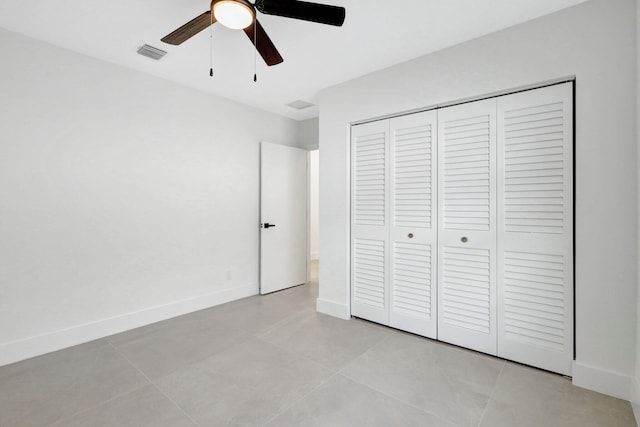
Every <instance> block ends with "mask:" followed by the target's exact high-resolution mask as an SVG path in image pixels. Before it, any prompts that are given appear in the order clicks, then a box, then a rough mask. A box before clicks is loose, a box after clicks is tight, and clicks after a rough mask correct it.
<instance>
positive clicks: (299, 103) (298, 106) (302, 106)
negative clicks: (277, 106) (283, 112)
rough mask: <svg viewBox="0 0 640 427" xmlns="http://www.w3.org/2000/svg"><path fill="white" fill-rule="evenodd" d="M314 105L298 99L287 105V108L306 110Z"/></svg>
mask: <svg viewBox="0 0 640 427" xmlns="http://www.w3.org/2000/svg"><path fill="white" fill-rule="evenodd" d="M313 106H314V104H312V103H310V102H307V101H303V100H301V99H298V100H297V101H293V102H290V103H288V104H287V107H291V108H295V109H296V110H304V109H305V108H309V107H313Z"/></svg>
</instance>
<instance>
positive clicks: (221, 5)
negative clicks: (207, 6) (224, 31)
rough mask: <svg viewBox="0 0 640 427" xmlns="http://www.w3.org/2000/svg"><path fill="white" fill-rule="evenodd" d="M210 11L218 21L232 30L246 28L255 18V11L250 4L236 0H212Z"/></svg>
mask: <svg viewBox="0 0 640 427" xmlns="http://www.w3.org/2000/svg"><path fill="white" fill-rule="evenodd" d="M212 11H213V16H215V18H216V20H217V21H218V22H219V23H221V24H222V25H224V26H225V27H227V28H231V29H233V30H240V29H243V28H247V27H248V26H249V25H251V23H253V20H254V19H255V11H254V10H253V8H252V7H251V4H250V3H245V2H242V1H238V0H220V1H217V2H214V3H213V5H212Z"/></svg>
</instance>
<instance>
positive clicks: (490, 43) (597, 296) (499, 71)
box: [317, 0, 638, 398]
mask: <svg viewBox="0 0 640 427" xmlns="http://www.w3.org/2000/svg"><path fill="white" fill-rule="evenodd" d="M635 16H636V10H635V1H634V0H593V1H590V2H586V3H583V4H581V5H578V6H576V7H573V8H570V9H566V10H563V11H560V12H558V13H555V14H552V15H548V16H546V17H542V18H539V19H537V20H534V21H531V22H528V23H524V24H521V25H518V26H516V27H512V28H510V29H506V30H504V31H500V32H497V33H494V34H490V35H488V36H485V37H482V38H480V39H476V40H473V41H470V42H467V43H463V44H460V45H458V46H455V47H452V48H450V49H446V50H443V51H440V52H437V53H434V54H432V55H428V56H424V57H421V58H418V59H415V60H413V61H410V62H407V63H404V64H401V65H398V66H394V67H391V68H389V69H386V70H382V71H380V72H376V73H374V74H371V75H368V76H365V77H362V78H358V79H356V80H353V81H350V82H347V83H344V84H341V85H338V86H335V87H333V88H329V89H327V90H325V91H323V92H322V93H321V94H320V149H321V151H322V163H321V165H320V203H321V205H320V228H321V230H322V233H321V235H320V252H321V253H322V263H321V264H320V296H319V298H318V304H317V307H318V310H319V311H322V312H325V313H328V314H333V315H337V316H341V317H347V316H348V315H349V313H350V311H349V123H350V122H354V121H358V120H363V119H367V118H371V117H378V116H383V115H388V114H391V113H397V112H402V111H408V110H412V109H417V108H421V107H426V106H432V105H436V104H439V103H445V102H449V101H453V100H456V99H462V98H467V97H474V96H480V95H483V94H488V93H492V92H495V91H502V90H506V89H509V88H516V87H520V86H523V85H529V84H534V83H536V82H543V81H547V80H550V79H556V78H560V77H565V76H570V75H575V76H576V79H577V99H576V125H577V128H576V140H577V148H576V162H577V164H576V300H577V305H576V318H577V324H576V340H577V349H576V351H577V360H576V363H575V365H574V369H573V375H574V379H573V380H574V383H575V384H577V385H581V386H584V387H587V388H591V389H595V390H599V391H602V392H605V393H609V394H612V395H616V396H619V397H623V398H629V392H630V390H631V380H632V377H633V375H634V369H635V367H634V365H635V350H636V320H635V319H636V288H637V286H638V281H637V275H638V271H637V265H636V263H637V259H638V258H637V253H638V252H637V242H638V232H637V231H638V227H637V223H638V204H637V199H638V191H637V190H638V177H637V155H636V154H637V143H636V141H637V138H636V134H635V132H636V131H635V120H636V36H635V32H636V31H635V26H636V18H635Z"/></svg>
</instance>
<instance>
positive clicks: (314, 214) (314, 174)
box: [309, 150, 320, 260]
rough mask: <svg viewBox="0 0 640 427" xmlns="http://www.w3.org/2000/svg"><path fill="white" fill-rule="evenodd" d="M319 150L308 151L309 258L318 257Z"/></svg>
mask: <svg viewBox="0 0 640 427" xmlns="http://www.w3.org/2000/svg"><path fill="white" fill-rule="evenodd" d="M319 162H320V151H319V150H312V151H309V258H310V259H312V260H317V259H318V253H319V252H318V219H319V217H318V214H319V213H320V211H319V202H320V192H319V190H320V186H319V184H320V183H319V172H320V170H319Z"/></svg>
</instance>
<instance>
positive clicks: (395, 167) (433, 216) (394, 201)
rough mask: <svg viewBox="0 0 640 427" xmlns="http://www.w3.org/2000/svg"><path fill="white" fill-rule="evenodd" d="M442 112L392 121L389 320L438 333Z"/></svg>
mask: <svg viewBox="0 0 640 427" xmlns="http://www.w3.org/2000/svg"><path fill="white" fill-rule="evenodd" d="M436 117H437V114H436V112H435V111H426V112H422V113H416V114H409V115H406V116H402V117H397V118H394V119H391V120H390V149H389V156H390V162H389V166H390V174H389V175H390V179H391V181H390V187H389V190H390V202H391V203H390V214H391V224H390V226H391V228H390V238H391V240H390V255H391V261H390V273H391V274H390V304H389V309H390V313H389V324H390V326H393V327H395V328H399V329H402V330H405V331H409V332H413V333H415V334H419V335H424V336H427V337H430V338H435V337H436V332H437V331H436V324H437V316H436V309H435V305H436V289H437V286H436V283H437V276H436V255H437V244H436V242H437V240H436V238H437V228H438V222H437V209H436V206H437V203H436V202H437V197H436V190H437V181H436V176H437V171H436V167H437V144H436V141H437V125H436Z"/></svg>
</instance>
